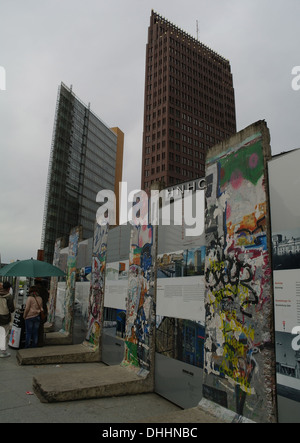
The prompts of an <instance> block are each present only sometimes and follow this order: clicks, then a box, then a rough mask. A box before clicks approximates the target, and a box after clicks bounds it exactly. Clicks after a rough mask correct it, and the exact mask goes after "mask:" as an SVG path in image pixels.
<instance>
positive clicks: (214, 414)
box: [140, 399, 254, 424]
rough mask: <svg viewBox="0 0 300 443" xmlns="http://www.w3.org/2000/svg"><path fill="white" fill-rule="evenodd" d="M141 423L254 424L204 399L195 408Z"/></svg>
mask: <svg viewBox="0 0 300 443" xmlns="http://www.w3.org/2000/svg"><path fill="white" fill-rule="evenodd" d="M140 423H178V424H179V423H254V422H253V421H251V420H248V419H246V418H245V417H241V416H239V415H237V414H235V413H234V412H232V411H230V410H229V409H226V408H223V407H222V406H219V405H217V404H216V403H213V402H210V401H209V400H206V399H202V400H201V402H200V403H199V405H198V406H197V407H195V408H190V409H185V410H182V411H175V412H172V413H169V414H166V415H161V416H159V417H152V418H151V419H150V420H149V419H148V418H147V420H145V421H144V420H141V421H140Z"/></svg>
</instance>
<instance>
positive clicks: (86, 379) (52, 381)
mask: <svg viewBox="0 0 300 443" xmlns="http://www.w3.org/2000/svg"><path fill="white" fill-rule="evenodd" d="M33 389H34V392H35V394H36V395H37V397H38V398H39V399H40V401H41V402H42V403H55V402H64V401H74V400H85V399H92V398H104V397H117V396H123V395H135V394H144V393H148V392H153V383H152V382H151V378H150V377H141V376H139V375H137V374H136V373H135V372H134V371H132V370H131V369H129V368H127V367H122V366H107V367H102V366H101V365H100V364H95V366H94V367H93V368H90V367H89V369H88V371H83V370H82V369H81V370H79V371H74V370H70V371H66V372H64V373H63V374H61V375H60V376H59V377H57V376H56V375H53V374H44V375H40V376H37V377H34V379H33Z"/></svg>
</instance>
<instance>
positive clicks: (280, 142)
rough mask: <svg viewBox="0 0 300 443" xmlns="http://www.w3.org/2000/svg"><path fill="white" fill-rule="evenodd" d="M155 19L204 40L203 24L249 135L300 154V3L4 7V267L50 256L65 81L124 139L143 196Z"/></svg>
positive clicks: (129, 170) (276, 149)
mask: <svg viewBox="0 0 300 443" xmlns="http://www.w3.org/2000/svg"><path fill="white" fill-rule="evenodd" d="M151 9H154V10H155V11H156V12H158V13H159V14H160V15H162V16H163V17H165V18H166V19H168V20H169V21H170V22H172V23H174V24H175V25H176V26H178V27H180V28H182V29H183V30H184V31H186V32H187V33H189V34H191V35H193V36H194V37H196V20H198V22H199V31H200V32H199V39H200V40H201V41H202V42H203V43H204V44H206V45H207V46H209V47H210V48H212V49H213V50H214V51H216V52H218V53H220V54H221V55H222V56H224V57H225V58H227V59H229V60H230V63H231V68H232V73H233V79H234V87H235V97H236V112H237V127H238V130H241V129H243V128H245V127H246V126H248V125H250V124H252V123H253V122H255V121H257V120H260V119H265V120H266V122H267V124H268V126H269V129H270V131H271V145H272V151H273V154H278V153H280V152H283V151H288V150H290V149H294V148H299V147H300V124H299V104H300V91H295V90H293V89H292V86H291V85H292V78H293V77H292V69H293V67H294V66H299V65H300V26H299V19H300V1H299V0H185V1H183V0H152V1H149V0H109V1H108V0H85V1H83V0H1V4H0V66H2V67H3V68H4V69H5V71H6V90H5V91H3V90H0V127H1V132H0V146H1V158H0V177H1V192H0V208H1V209H0V254H1V258H2V262H3V263H7V262H10V261H11V260H16V259H26V258H30V257H34V258H36V251H37V249H38V248H39V247H40V239H41V231H42V219H43V210H44V199H45V190H46V181H47V172H48V162H49V155H50V148H51V138H52V132H53V123H54V114H55V104H56V98H57V89H58V86H59V84H60V82H61V81H63V82H64V83H65V84H66V85H68V86H70V85H73V91H74V92H75V94H76V95H77V96H78V97H79V98H80V99H81V100H82V101H83V102H85V103H91V109H92V110H93V111H94V112H95V113H96V114H97V115H98V116H99V117H100V118H101V119H102V120H103V121H104V122H105V123H106V124H107V125H109V126H111V127H112V126H119V127H120V128H121V129H122V130H123V132H124V133H125V161H124V172H123V179H124V181H127V182H128V186H129V189H136V188H138V189H139V188H140V175H141V149H142V131H143V126H142V123H143V101H144V71H145V49H146V42H147V29H148V26H149V21H150V14H151ZM2 71H3V70H1V69H0V73H1V72H2ZM299 83H300V82H299ZM0 85H1V78H0Z"/></svg>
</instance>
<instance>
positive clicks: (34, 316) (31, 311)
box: [24, 286, 43, 348]
mask: <svg viewBox="0 0 300 443" xmlns="http://www.w3.org/2000/svg"><path fill="white" fill-rule="evenodd" d="M42 313H43V300H42V298H41V297H40V296H39V290H38V288H37V287H36V286H32V287H31V288H30V289H29V295H28V298H27V301H26V307H25V311H24V319H25V328H26V342H25V348H30V347H32V348H36V347H37V344H38V338H39V327H40V322H41V314H42Z"/></svg>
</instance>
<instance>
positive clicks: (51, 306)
mask: <svg viewBox="0 0 300 443" xmlns="http://www.w3.org/2000/svg"><path fill="white" fill-rule="evenodd" d="M63 246H64V239H63V238H58V239H57V240H56V242H55V245H54V256H53V265H54V266H58V265H59V257H60V251H61V249H62V248H63ZM57 285H58V277H51V282H50V291H49V302H48V322H49V323H51V324H53V323H54V320H55V310H56V299H57Z"/></svg>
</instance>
